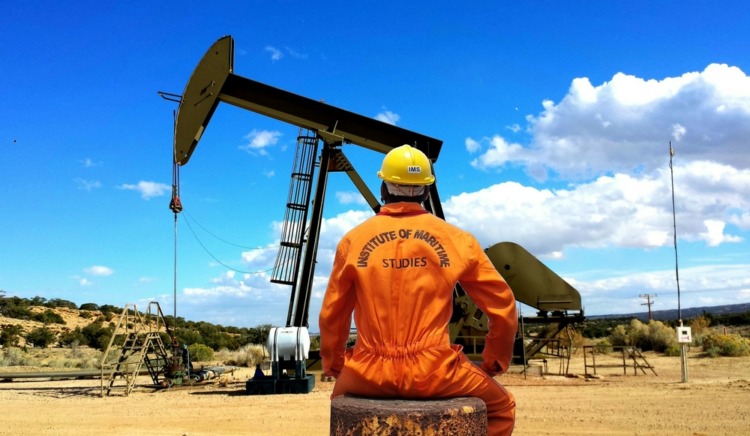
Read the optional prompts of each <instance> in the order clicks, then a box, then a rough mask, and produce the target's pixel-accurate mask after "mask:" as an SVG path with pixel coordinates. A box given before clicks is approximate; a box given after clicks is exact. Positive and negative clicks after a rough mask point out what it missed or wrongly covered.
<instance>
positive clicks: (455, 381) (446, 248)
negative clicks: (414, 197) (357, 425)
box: [319, 203, 517, 434]
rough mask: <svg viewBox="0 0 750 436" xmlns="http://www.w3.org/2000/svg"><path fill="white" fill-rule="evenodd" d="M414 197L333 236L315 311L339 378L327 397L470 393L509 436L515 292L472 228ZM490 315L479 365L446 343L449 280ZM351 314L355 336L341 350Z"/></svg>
mask: <svg viewBox="0 0 750 436" xmlns="http://www.w3.org/2000/svg"><path fill="white" fill-rule="evenodd" d="M423 211H424V209H423V208H422V207H421V206H420V205H419V204H417V203H393V204H387V205H385V206H383V208H382V209H381V213H380V214H378V215H377V216H374V217H372V218H370V219H368V220H367V221H365V222H364V223H362V224H361V225H359V226H358V227H356V228H354V229H353V230H352V231H350V232H349V233H348V234H346V235H345V236H344V238H343V239H342V240H341V242H340V243H339V245H338V247H337V250H336V256H335V259H334V263H333V270H332V272H331V277H330V280H329V282H328V288H327V289H326V294H325V297H324V298H323V306H322V308H321V312H320V320H319V325H320V339H321V345H320V355H321V358H322V361H323V370H324V372H325V374H326V375H332V376H334V377H337V380H336V385H335V386H334V390H333V394H332V396H331V398H334V397H337V396H339V395H343V394H353V395H361V396H367V397H398V398H442V397H457V396H476V397H479V398H481V399H482V400H484V402H485V403H486V404H487V412H488V418H489V429H490V434H510V433H511V432H512V430H513V423H514V417H515V400H514V398H513V395H512V394H510V393H509V392H507V391H506V390H505V389H504V388H503V387H502V386H501V385H500V383H498V382H497V381H496V380H494V379H493V378H492V377H491V376H490V375H488V373H487V372H485V371H483V369H486V370H487V371H489V372H490V373H493V374H494V373H497V374H502V373H503V372H505V371H506V370H507V369H508V366H509V365H510V359H511V357H512V354H513V340H514V338H515V334H516V328H517V315H516V306H515V299H514V297H513V293H512V292H511V290H510V288H509V287H508V284H507V283H506V282H505V280H503V278H502V276H501V275H500V274H499V273H498V272H497V270H495V268H494V267H493V265H492V263H491V262H490V261H489V259H488V258H487V256H486V254H485V253H484V251H483V250H482V249H481V247H480V246H479V243H478V241H477V240H476V239H475V238H474V236H472V235H471V234H469V233H467V232H465V231H462V230H461V229H459V228H457V227H455V226H453V225H451V224H448V223H447V222H445V221H443V220H441V219H440V218H437V217H435V216H434V215H431V214H429V213H421V212H423ZM456 282H460V283H461V285H462V287H463V288H464V290H465V291H466V293H467V294H468V295H469V296H470V297H471V299H472V300H473V301H474V302H475V303H476V304H477V306H478V307H479V308H480V309H481V310H482V311H483V312H484V313H486V314H487V317H488V318H489V332H488V333H487V336H486V338H485V348H484V352H483V355H482V358H483V362H482V368H480V367H479V366H477V365H475V364H473V363H472V362H470V361H469V360H468V358H467V357H466V355H464V354H463V353H462V352H461V347H460V346H458V345H451V344H450V338H449V332H448V323H449V322H450V318H451V314H452V311H453V288H454V286H455V283H456ZM352 313H354V322H355V324H356V327H357V342H356V344H355V345H354V347H353V348H351V349H349V350H347V349H346V342H347V340H348V337H349V331H350V328H351V320H352Z"/></svg>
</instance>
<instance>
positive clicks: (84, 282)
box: [78, 277, 94, 286]
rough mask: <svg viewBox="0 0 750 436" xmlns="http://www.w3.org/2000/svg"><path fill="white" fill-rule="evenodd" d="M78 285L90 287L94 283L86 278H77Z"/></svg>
mask: <svg viewBox="0 0 750 436" xmlns="http://www.w3.org/2000/svg"><path fill="white" fill-rule="evenodd" d="M78 284H79V285H81V286H91V285H93V284H94V283H93V282H92V281H91V280H89V279H87V278H85V277H84V278H79V279H78Z"/></svg>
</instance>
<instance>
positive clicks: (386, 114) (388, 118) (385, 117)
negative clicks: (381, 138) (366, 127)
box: [375, 110, 401, 126]
mask: <svg viewBox="0 0 750 436" xmlns="http://www.w3.org/2000/svg"><path fill="white" fill-rule="evenodd" d="M375 119H376V120H378V121H382V122H384V123H388V124H392V125H394V126H395V125H396V123H398V120H400V119H401V116H399V115H398V114H396V113H393V112H391V111H389V110H385V111H383V112H380V113H379V114H377V115H375Z"/></svg>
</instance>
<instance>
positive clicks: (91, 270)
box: [83, 265, 115, 277]
mask: <svg viewBox="0 0 750 436" xmlns="http://www.w3.org/2000/svg"><path fill="white" fill-rule="evenodd" d="M83 271H84V272H85V273H86V274H88V275H91V276H99V277H106V276H111V275H112V274H114V272H115V270H113V269H112V268H110V267H108V266H101V265H93V266H90V267H88V268H84V269H83Z"/></svg>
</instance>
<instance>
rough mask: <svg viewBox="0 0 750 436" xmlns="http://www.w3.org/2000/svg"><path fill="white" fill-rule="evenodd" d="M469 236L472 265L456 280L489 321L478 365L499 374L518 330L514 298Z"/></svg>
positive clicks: (508, 359)
mask: <svg viewBox="0 0 750 436" xmlns="http://www.w3.org/2000/svg"><path fill="white" fill-rule="evenodd" d="M472 239H473V241H472V242H471V243H470V244H469V245H470V249H471V250H472V251H473V252H472V254H471V256H472V261H473V262H472V263H473V264H472V266H471V267H470V268H469V270H468V271H467V273H466V274H465V276H464V277H462V278H461V279H460V280H459V282H460V283H461V286H462V287H463V288H464V290H465V291H466V293H467V294H468V295H469V297H471V299H472V301H474V303H475V304H476V305H477V306H478V307H479V308H480V309H481V310H482V312H484V313H485V314H486V315H487V318H488V320H489V326H488V329H489V331H488V332H487V335H486V336H485V342H484V351H483V352H482V365H481V367H482V369H483V370H484V371H485V372H486V373H488V374H490V375H497V374H502V373H504V372H505V371H507V370H508V367H509V366H510V361H511V359H512V358H513V342H514V341H515V337H516V332H517V330H518V314H517V313H516V299H515V297H514V296H513V292H512V291H511V289H510V286H508V283H507V282H506V281H505V279H503V277H502V276H501V275H500V273H499V272H497V270H496V269H495V267H494V266H493V265H492V262H490V260H489V258H487V255H486V254H485V253H484V251H482V249H481V248H480V246H479V243H478V242H477V241H476V239H474V238H473V237H472Z"/></svg>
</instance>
